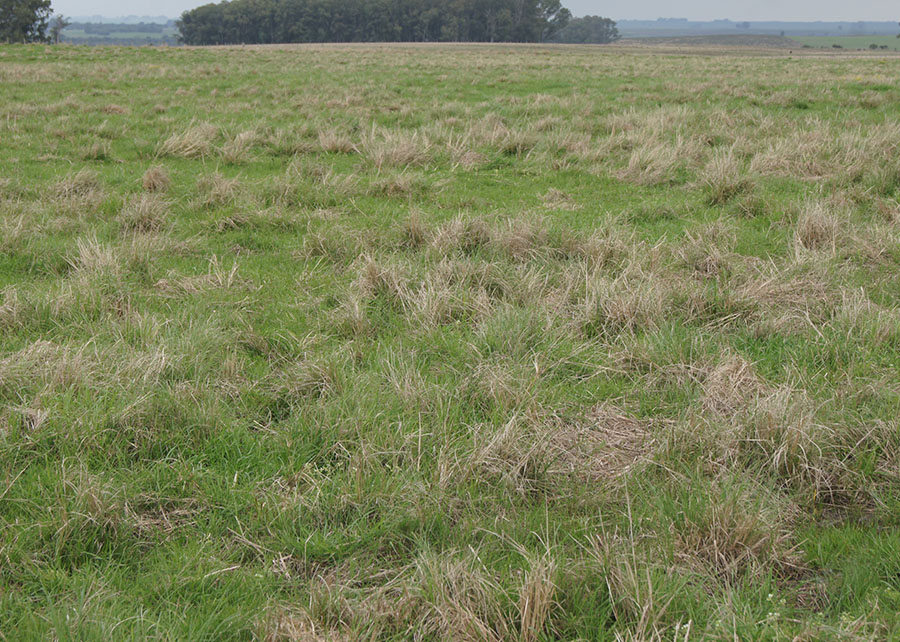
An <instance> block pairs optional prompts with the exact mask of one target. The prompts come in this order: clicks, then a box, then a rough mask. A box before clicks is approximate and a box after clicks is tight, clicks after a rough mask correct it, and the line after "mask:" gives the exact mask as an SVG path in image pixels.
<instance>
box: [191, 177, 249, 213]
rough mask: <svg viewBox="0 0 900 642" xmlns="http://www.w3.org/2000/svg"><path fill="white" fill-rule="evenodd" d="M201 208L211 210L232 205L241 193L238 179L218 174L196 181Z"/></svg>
mask: <svg viewBox="0 0 900 642" xmlns="http://www.w3.org/2000/svg"><path fill="white" fill-rule="evenodd" d="M197 191H198V192H199V203H200V206H201V207H204V208H207V209H212V208H216V207H222V206H224V205H228V204H230V203H233V202H234V201H235V200H236V199H237V197H238V195H239V194H240V193H241V181H240V179H239V178H226V177H225V176H223V175H222V174H220V173H219V172H216V173H215V174H212V175H210V176H204V177H203V178H201V179H200V180H198V181H197Z"/></svg>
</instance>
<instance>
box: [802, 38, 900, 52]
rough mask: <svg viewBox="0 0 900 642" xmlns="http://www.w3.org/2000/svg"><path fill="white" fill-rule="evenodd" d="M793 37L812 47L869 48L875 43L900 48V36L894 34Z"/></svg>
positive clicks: (891, 48) (892, 48)
mask: <svg viewBox="0 0 900 642" xmlns="http://www.w3.org/2000/svg"><path fill="white" fill-rule="evenodd" d="M791 39H792V40H796V41H797V42H800V43H802V44H804V45H809V46H811V47H827V48H831V47H832V45H840V46H841V47H843V48H844V49H869V45H872V44H875V45H878V46H879V47H881V46H886V47H888V49H890V50H892V51H893V50H900V38H895V37H894V36H792V38H791Z"/></svg>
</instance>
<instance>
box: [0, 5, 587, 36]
mask: <svg viewBox="0 0 900 642" xmlns="http://www.w3.org/2000/svg"><path fill="white" fill-rule="evenodd" d="M3 1H6V0H0V2H3ZM571 15H572V14H571V13H570V12H569V10H568V9H566V8H564V7H563V6H562V4H561V3H560V0H231V1H230V2H220V3H219V4H207V5H203V6H202V7H197V8H196V9H192V10H190V11H185V12H184V13H183V14H182V15H181V20H179V21H178V23H177V25H178V29H179V31H180V32H181V39H182V41H183V42H184V43H185V44H189V45H216V44H237V43H246V44H258V43H282V42H433V41H442V42H461V41H464V42H543V41H546V40H549V39H551V38H552V37H553V36H554V34H556V33H557V32H558V31H559V30H560V29H562V28H563V27H565V26H566V24H568V22H569V19H570V18H571Z"/></svg>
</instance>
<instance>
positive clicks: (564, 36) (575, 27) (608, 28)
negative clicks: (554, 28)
mask: <svg viewBox="0 0 900 642" xmlns="http://www.w3.org/2000/svg"><path fill="white" fill-rule="evenodd" d="M620 37H621V36H619V30H618V29H617V28H616V23H615V21H613V20H610V19H609V18H601V17H600V16H585V17H584V18H573V19H572V20H570V21H569V23H568V24H567V25H565V26H564V27H563V28H562V29H560V30H559V31H558V32H557V33H556V34H555V35H554V36H553V41H554V42H566V43H573V44H576V43H577V44H599V45H603V44H606V43H609V42H615V41H616V40H618V39H619V38H620Z"/></svg>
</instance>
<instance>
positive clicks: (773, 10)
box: [52, 0, 900, 21]
mask: <svg viewBox="0 0 900 642" xmlns="http://www.w3.org/2000/svg"><path fill="white" fill-rule="evenodd" d="M52 1H53V10H54V11H55V12H56V13H63V14H65V15H69V16H90V15H95V14H96V15H102V16H109V17H116V16H127V15H130V14H133V15H138V16H145V15H146V16H158V15H165V16H170V17H173V18H174V17H177V16H179V15H181V12H182V11H184V10H186V9H192V8H193V7H196V6H199V5H201V4H206V3H207V2H209V1H210V0H52ZM215 1H218V0H215ZM563 5H564V6H566V7H569V9H571V10H572V13H574V14H575V15H576V16H582V15H585V14H595V15H601V16H609V17H611V18H614V19H616V20H624V19H628V18H632V19H653V18H659V17H665V18H688V19H691V20H715V19H717V18H730V19H731V20H751V21H752V20H826V21H830V20H853V21H856V20H870V21H874V20H892V21H897V20H900V4H898V3H897V0H858V1H857V2H847V0H787V1H785V0H756V1H754V2H749V1H747V0H745V1H744V2H734V1H731V2H729V1H727V0H726V1H722V0H683V2H671V0H627V1H626V0H612V1H604V2H598V1H597V0H563Z"/></svg>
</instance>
